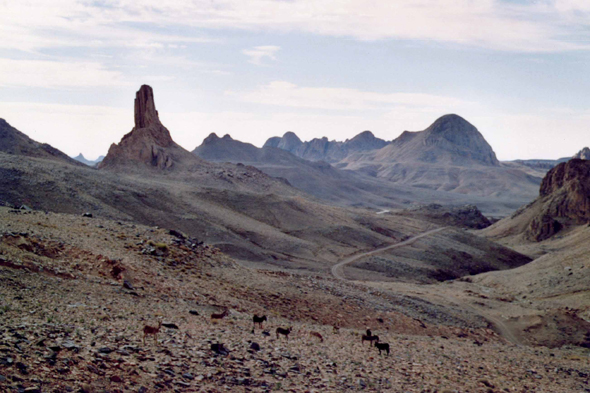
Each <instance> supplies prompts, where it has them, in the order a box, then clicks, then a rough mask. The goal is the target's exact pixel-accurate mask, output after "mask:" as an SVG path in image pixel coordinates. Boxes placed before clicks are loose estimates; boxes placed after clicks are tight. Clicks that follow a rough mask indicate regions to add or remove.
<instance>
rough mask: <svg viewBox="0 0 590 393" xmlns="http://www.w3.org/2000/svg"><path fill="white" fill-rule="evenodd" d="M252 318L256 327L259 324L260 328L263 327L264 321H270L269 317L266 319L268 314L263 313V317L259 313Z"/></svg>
mask: <svg viewBox="0 0 590 393" xmlns="http://www.w3.org/2000/svg"><path fill="white" fill-rule="evenodd" d="M252 320H253V321H254V327H256V324H258V326H259V327H260V329H262V322H264V321H268V319H266V315H263V316H261V317H259V316H258V315H254V317H253V318H252Z"/></svg>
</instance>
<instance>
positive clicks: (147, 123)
mask: <svg viewBox="0 0 590 393" xmlns="http://www.w3.org/2000/svg"><path fill="white" fill-rule="evenodd" d="M134 113H135V127H134V128H133V130H131V132H130V133H128V134H127V135H125V136H124V137H123V138H122V139H121V142H119V144H112V145H111V147H110V148H109V152H108V154H107V156H106V157H105V158H104V160H103V161H102V162H101V163H100V164H99V165H98V168H100V169H103V168H107V169H121V168H129V167H134V166H135V167H137V166H145V167H151V168H158V169H171V168H174V167H179V166H187V165H194V164H199V162H200V160H199V159H198V158H197V157H195V156H194V155H192V154H191V153H190V152H188V151H186V150H185V149H183V148H182V147H180V146H179V145H177V144H176V143H175V142H174V141H173V140H172V137H171V136H170V132H169V131H168V129H167V128H166V127H164V125H162V123H161V122H160V118H159V117H158V111H157V110H156V105H155V103H154V92H153V90H152V88H151V87H149V86H147V85H143V86H141V88H140V89H139V91H138V92H137V93H136V96H135V111H134Z"/></svg>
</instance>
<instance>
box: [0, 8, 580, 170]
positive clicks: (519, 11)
mask: <svg viewBox="0 0 590 393" xmlns="http://www.w3.org/2000/svg"><path fill="white" fill-rule="evenodd" d="M0 22H1V23H0V86H1V87H2V88H1V89H0V118H4V119H5V120H6V121H8V122H9V123H10V124H11V125H13V126H14V127H15V128H17V129H19V130H20V131H22V132H24V133H26V134H27V135H29V136H30V137H31V138H33V139H35V140H38V141H40V142H46V143H49V144H51V145H53V146H55V147H56V148H58V149H60V150H62V151H64V152H65V153H67V154H69V155H71V156H76V155H78V154H79V153H83V154H84V156H85V157H87V158H90V159H92V158H96V157H98V156H99V155H104V154H106V152H107V151H108V148H109V146H110V144H111V143H118V142H119V141H120V140H121V137H122V136H123V135H125V134H126V133H128V132H129V131H130V130H131V129H132V127H133V99H134V96H135V92H136V91H137V90H138V89H139V87H140V86H141V85H142V84H149V85H150V86H152V87H153V88H154V92H155V100H156V107H157V109H158V111H159V113H160V117H161V120H162V122H163V124H164V125H165V126H166V127H167V128H168V129H169V130H170V132H171V133H172V137H173V138H174V139H175V141H176V142H177V143H179V144H180V145H181V146H183V147H185V148H186V149H187V150H193V149H194V148H195V147H196V146H198V145H200V144H201V142H202V140H203V139H204V138H205V137H207V135H209V134H210V133H212V132H214V133H216V134H218V135H220V136H222V135H224V134H230V135H231V136H232V138H234V139H237V140H240V141H243V142H249V143H252V144H254V145H256V146H262V144H263V143H264V141H266V140H267V139H268V138H269V137H272V136H281V135H283V134H284V133H285V132H286V131H293V132H295V133H296V134H297V135H298V136H299V137H300V138H301V139H302V140H310V139H313V138H314V137H317V138H321V137H324V136H326V137H327V138H328V139H330V140H345V139H350V138H352V137H354V136H355V135H357V134H358V133H360V132H362V131H364V130H370V131H372V132H373V133H374V134H375V136H377V137H379V138H382V139H385V140H388V141H390V140H393V139H395V138H396V137H397V136H399V135H400V134H401V133H402V132H403V131H405V130H409V131H420V130H424V129H425V128H427V127H428V126H429V125H430V124H432V122H434V121H435V120H436V119H437V118H438V117H440V116H442V115H444V114H448V113H456V114H458V115H460V116H462V117H463V118H465V119H466V120H467V121H469V122H470V123H471V124H473V125H474V126H475V127H477V128H478V130H479V131H480V132H481V133H482V135H483V136H484V137H485V138H486V140H487V141H488V143H489V144H490V145H491V146H492V148H493V149H494V151H495V152H496V154H497V156H498V158H499V159H500V160H514V159H532V158H537V159H541V158H544V159H557V158H561V157H567V156H571V155H573V154H575V153H576V152H578V151H579V150H580V149H582V148H583V147H584V146H588V145H590V137H589V136H588V133H587V131H586V130H587V127H588V124H589V123H590V108H589V102H588V95H587V92H588V91H589V90H590V77H589V76H588V73H587V64H588V60H589V57H590V29H589V27H590V3H588V4H586V3H584V2H580V1H576V0H543V1H540V2H539V1H532V0H530V1H525V0H517V1H515V0H482V1H478V2H474V1H472V0H446V1H440V0H422V1H420V2H416V1H411V0H395V1H392V2H382V1H377V0H353V1H339V0H336V1H333V0H330V1H328V0H313V1H312V0H293V1H275V0H254V1H251V2H241V1H237V0H226V1H223V2H218V3H214V2H210V1H206V0H171V1H168V2H158V1H154V0H141V1H133V2H130V1H127V0H104V1H93V2H88V1H85V0H60V1H59V2H52V3H51V4H47V3H46V2H43V1H41V0H32V1H29V2H26V3H21V2H5V3H3V4H2V5H0Z"/></svg>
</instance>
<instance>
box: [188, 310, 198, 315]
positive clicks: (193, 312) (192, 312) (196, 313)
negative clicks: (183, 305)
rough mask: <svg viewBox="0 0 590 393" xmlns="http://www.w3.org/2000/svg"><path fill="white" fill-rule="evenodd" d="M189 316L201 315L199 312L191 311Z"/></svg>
mask: <svg viewBox="0 0 590 393" xmlns="http://www.w3.org/2000/svg"><path fill="white" fill-rule="evenodd" d="M189 314H192V315H199V313H198V312H197V311H195V310H190V311H189Z"/></svg>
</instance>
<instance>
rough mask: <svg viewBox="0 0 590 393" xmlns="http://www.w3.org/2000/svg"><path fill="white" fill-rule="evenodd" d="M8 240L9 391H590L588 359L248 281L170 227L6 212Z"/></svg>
mask: <svg viewBox="0 0 590 393" xmlns="http://www.w3.org/2000/svg"><path fill="white" fill-rule="evenodd" d="M0 236H1V237H0V283H1V285H0V391H7V392H68V391H72V392H80V391H85V392H158V391H177V392H190V391H195V392H201V391H202V392H226V391H227V392H234V391H235V392H240V391H291V392H306V391H309V392H312V391H316V392H327V391H334V392H346V391H357V390H358V391H361V390H364V391H391V392H533V391H534V392H585V391H590V385H588V379H589V376H588V375H589V374H590V366H589V365H588V355H587V352H584V351H585V350H584V349H581V348H562V349H547V348H532V347H522V346H515V345H512V344H508V343H506V341H505V340H503V339H502V338H501V337H499V336H498V335H496V334H495V333H494V332H492V331H491V330H489V329H488V328H487V326H486V324H485V321H482V320H481V319H480V318H477V317H476V316H473V315H469V313H467V312H464V311H461V310H456V309H451V308H443V307H441V306H435V305H433V304H431V303H429V302H427V301H424V300H421V299H418V298H409V297H407V296H401V295H396V294H393V293H390V292H387V291H384V290H379V289H370V288H367V287H365V286H362V285H360V284H352V283H345V282H339V281H337V280H333V279H329V278H323V277H320V276H310V275H304V274H301V275H298V274H292V273H287V272H280V271H278V272H277V271H275V272H267V271H257V270H253V269H247V268H244V267H241V266H239V265H237V264H236V263H235V262H234V261H232V260H231V259H229V258H227V257H226V256H225V255H223V254H222V253H220V252H218V251H217V250H215V249H213V248H211V247H208V246H206V245H203V244H199V242H198V240H197V239H186V238H182V236H180V237H179V236H178V234H177V235H176V236H175V235H171V234H170V233H169V231H167V230H163V229H159V228H151V227H145V226H140V225H135V224H132V223H127V222H120V223H118V222H115V221H109V220H101V219H96V218H84V217H78V216H71V215H64V214H51V213H50V214H44V213H42V212H30V213H22V212H20V213H15V212H11V211H10V209H8V208H0ZM226 308H227V309H228V310H229V315H228V316H227V317H225V318H224V319H222V320H221V321H219V322H217V323H214V322H212V321H211V320H210V314H211V313H214V312H220V311H222V310H224V309H226ZM253 314H258V315H262V314H266V315H267V316H268V319H269V320H268V321H267V322H265V324H264V328H263V329H260V328H256V329H255V330H254V331H253V324H252V315H253ZM158 321H160V322H162V323H163V324H164V325H163V326H162V327H161V330H160V332H159V334H158V336H157V343H156V342H154V337H153V336H149V337H148V338H147V342H146V344H145V345H144V343H143V342H142V338H143V333H142V330H143V328H144V326H145V325H150V326H157V324H158ZM334 325H337V326H339V327H340V329H339V332H338V333H337V334H336V333H335V332H334V329H333V326H334ZM288 326H292V327H293V331H292V333H291V334H290V336H289V340H288V341H287V340H285V339H284V338H283V337H281V338H280V339H277V338H276V336H275V329H276V328H277V327H285V328H286V327H288ZM366 327H370V328H371V329H372V330H373V333H374V334H377V335H379V336H380V339H381V341H382V342H387V343H389V345H390V354H389V355H388V356H387V355H385V354H382V355H379V352H378V350H377V349H376V348H373V347H370V346H369V344H368V343H367V342H365V343H362V342H361V335H362V334H363V333H364V330H365V329H366ZM265 330H266V331H268V333H269V335H265V334H263V332H264V331H265ZM311 331H315V332H318V333H320V334H321V336H322V337H323V339H324V340H323V342H320V340H319V339H318V338H317V337H316V336H311V335H310V334H309V333H310V332H311ZM218 342H219V343H223V346H224V348H225V349H226V350H227V351H223V350H222V351H217V352H216V351H214V350H212V346H211V345H212V344H215V343H218ZM253 343H256V344H258V346H259V349H258V348H256V345H253ZM219 352H221V353H219Z"/></svg>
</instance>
